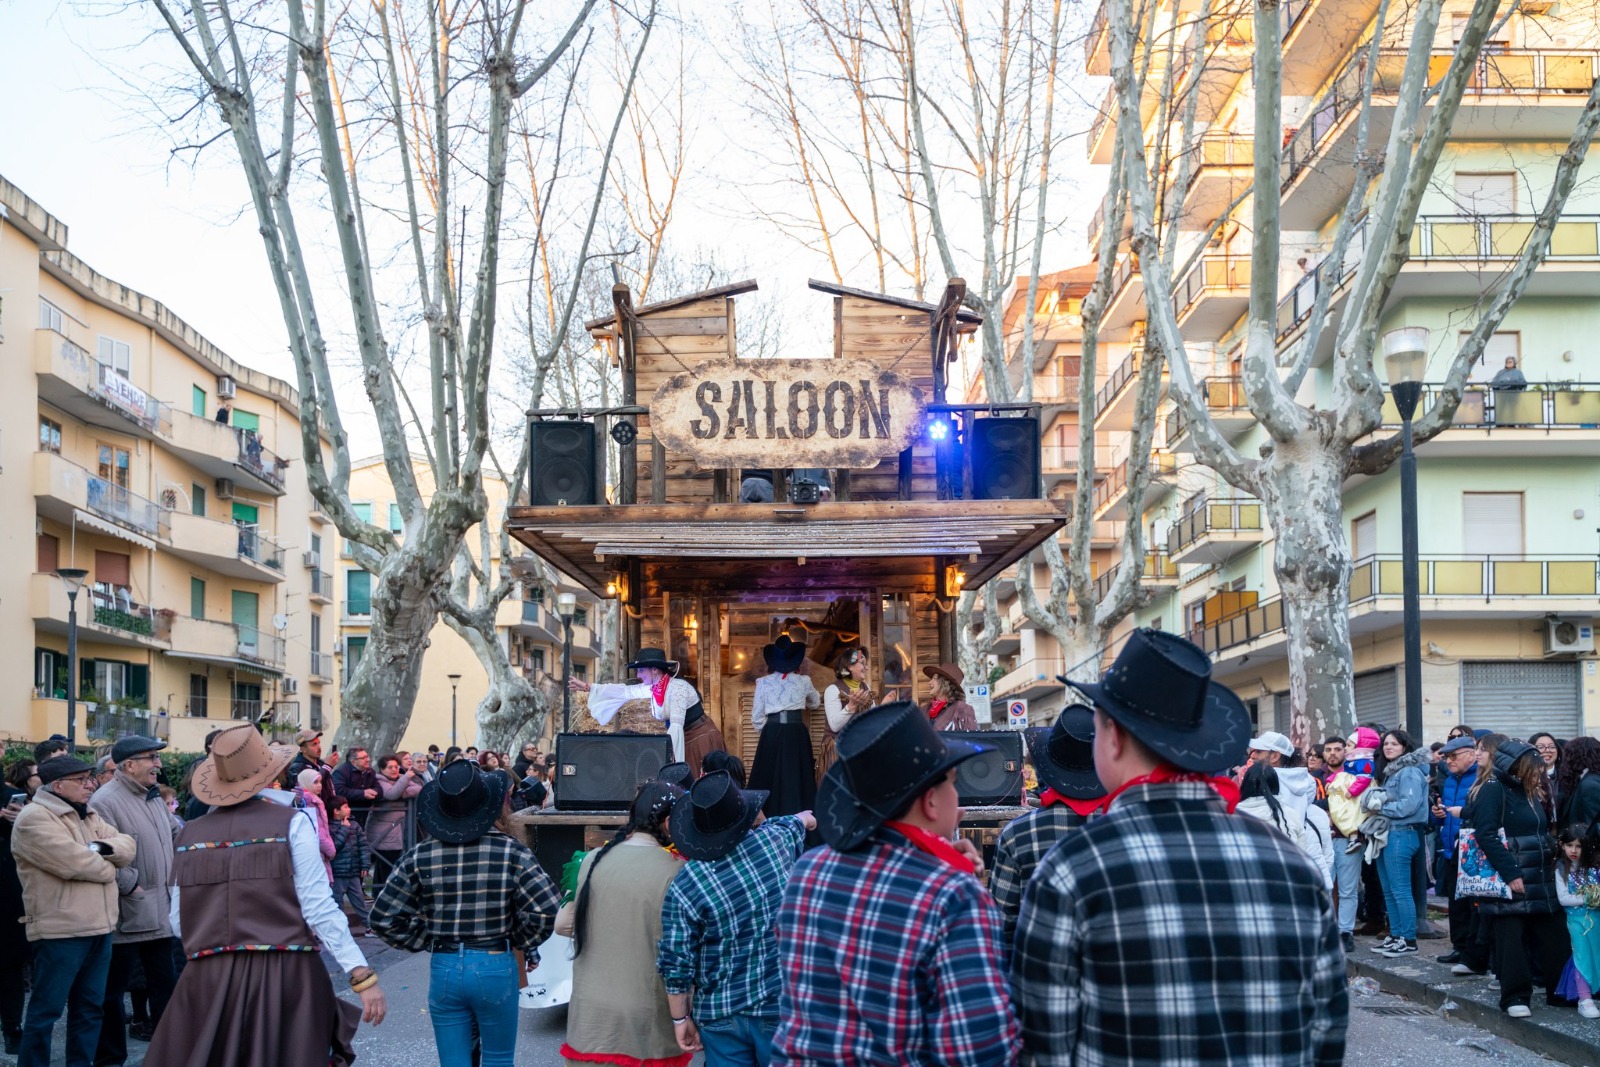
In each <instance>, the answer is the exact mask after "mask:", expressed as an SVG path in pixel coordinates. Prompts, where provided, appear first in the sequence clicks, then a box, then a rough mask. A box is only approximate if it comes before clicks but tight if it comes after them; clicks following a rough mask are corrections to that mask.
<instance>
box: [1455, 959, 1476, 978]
mask: <svg viewBox="0 0 1600 1067" xmlns="http://www.w3.org/2000/svg"><path fill="white" fill-rule="evenodd" d="M1450 973H1451V974H1475V975H1477V976H1478V977H1480V978H1481V977H1483V973H1484V972H1483V971H1475V970H1473V969H1472V968H1471V967H1468V966H1467V965H1466V964H1465V963H1458V964H1456V965H1455V966H1454V967H1452V968H1450Z"/></svg>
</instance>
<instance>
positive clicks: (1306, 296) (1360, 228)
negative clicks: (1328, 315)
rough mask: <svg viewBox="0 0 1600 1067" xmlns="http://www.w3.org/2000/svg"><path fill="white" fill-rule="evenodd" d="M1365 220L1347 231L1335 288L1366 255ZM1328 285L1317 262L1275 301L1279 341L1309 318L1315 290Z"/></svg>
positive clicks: (1366, 236) (1313, 305)
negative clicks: (1347, 239) (1346, 246)
mask: <svg viewBox="0 0 1600 1067" xmlns="http://www.w3.org/2000/svg"><path fill="white" fill-rule="evenodd" d="M1368 221H1369V220H1368V219H1362V220H1361V221H1360V222H1359V223H1358V224H1357V225H1356V228H1355V230H1354V231H1353V232H1352V233H1351V234H1350V244H1349V247H1348V248H1346V249H1345V255H1344V263H1343V264H1342V265H1341V266H1340V268H1339V274H1338V277H1336V278H1335V279H1334V280H1333V287H1334V289H1336V290H1337V289H1338V288H1340V287H1341V286H1343V285H1344V283H1345V282H1347V281H1349V280H1350V279H1351V278H1352V277H1353V276H1354V275H1355V273H1356V269H1357V268H1358V267H1360V266H1361V260H1362V258H1363V257H1364V256H1365V255H1366V254H1367V239H1368V231H1369V227H1368V225H1367V224H1368ZM1325 284H1327V283H1326V282H1324V281H1323V279H1322V264H1321V263H1318V264H1317V265H1316V266H1315V267H1313V268H1312V269H1311V270H1310V271H1309V272H1308V273H1307V274H1306V276H1305V277H1304V278H1301V279H1300V280H1299V281H1298V282H1296V283H1295V286H1294V288H1293V289H1291V290H1289V295H1288V296H1286V297H1284V298H1283V299H1282V300H1280V301H1278V343H1280V344H1282V343H1283V339H1284V338H1285V337H1288V336H1289V334H1290V333H1292V332H1293V331H1294V330H1295V329H1296V328H1297V327H1298V326H1300V324H1301V323H1303V322H1305V321H1306V320H1307V319H1309V318H1310V317H1311V311H1312V309H1313V308H1314V307H1316V303H1317V293H1318V292H1320V291H1321V288H1322V286H1323V285H1325Z"/></svg>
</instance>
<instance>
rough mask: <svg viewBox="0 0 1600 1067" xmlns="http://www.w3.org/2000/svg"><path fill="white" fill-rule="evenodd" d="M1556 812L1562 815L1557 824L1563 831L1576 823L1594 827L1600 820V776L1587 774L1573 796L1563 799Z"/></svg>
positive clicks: (1579, 780)
mask: <svg viewBox="0 0 1600 1067" xmlns="http://www.w3.org/2000/svg"><path fill="white" fill-rule="evenodd" d="M1556 810H1557V811H1558V812H1560V813H1561V814H1560V818H1559V819H1558V820H1557V822H1558V823H1559V825H1560V827H1561V829H1563V830H1565V829H1566V828H1567V827H1569V826H1572V825H1574V824H1575V823H1583V824H1584V825H1586V826H1593V825H1594V821H1595V820H1596V819H1600V774H1589V773H1588V772H1585V773H1584V776H1583V777H1582V778H1579V779H1578V785H1577V788H1576V789H1574V790H1573V791H1572V795H1571V796H1564V797H1562V798H1561V803H1560V805H1559V806H1558V807H1557V808H1556Z"/></svg>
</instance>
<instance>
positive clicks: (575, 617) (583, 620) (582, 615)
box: [572, 608, 589, 626]
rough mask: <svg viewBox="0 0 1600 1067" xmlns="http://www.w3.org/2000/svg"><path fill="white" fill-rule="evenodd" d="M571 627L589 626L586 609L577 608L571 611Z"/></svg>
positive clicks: (587, 610)
mask: <svg viewBox="0 0 1600 1067" xmlns="http://www.w3.org/2000/svg"><path fill="white" fill-rule="evenodd" d="M572 625H574V626H588V625H589V609H588V608H578V609H576V610H575V611H573V613H572Z"/></svg>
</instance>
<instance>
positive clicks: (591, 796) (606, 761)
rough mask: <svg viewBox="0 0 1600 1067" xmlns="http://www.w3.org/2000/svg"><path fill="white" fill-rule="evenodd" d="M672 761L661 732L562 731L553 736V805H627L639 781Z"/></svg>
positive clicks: (609, 807) (610, 808) (584, 808)
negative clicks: (589, 732)
mask: <svg viewBox="0 0 1600 1067" xmlns="http://www.w3.org/2000/svg"><path fill="white" fill-rule="evenodd" d="M671 762H672V739H671V738H669V737H667V736H666V735H664V734H641V735H633V736H630V735H627V734H561V735H559V736H558V737H557V738H556V807H557V808H559V809H561V810H563V811H574V810H577V811H626V810H627V809H628V807H629V806H630V805H631V804H632V803H633V795H634V794H635V793H637V792H638V791H639V785H640V783H642V782H648V781H649V780H650V779H652V778H654V777H655V776H656V774H657V773H658V772H660V770H661V768H662V767H665V766H666V765H667V764H668V763H671Z"/></svg>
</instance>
